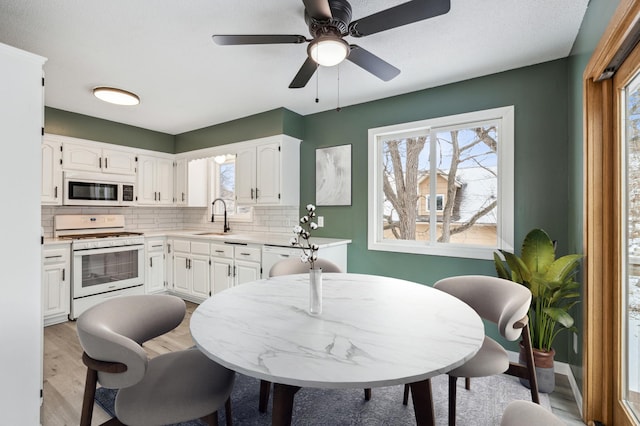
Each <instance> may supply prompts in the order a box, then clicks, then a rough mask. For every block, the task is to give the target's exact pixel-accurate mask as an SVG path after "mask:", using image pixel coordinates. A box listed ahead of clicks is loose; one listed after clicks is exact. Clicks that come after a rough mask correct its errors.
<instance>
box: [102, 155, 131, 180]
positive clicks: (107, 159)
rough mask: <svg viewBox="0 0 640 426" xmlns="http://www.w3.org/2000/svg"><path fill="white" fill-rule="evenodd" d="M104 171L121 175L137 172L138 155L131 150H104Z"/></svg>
mask: <svg viewBox="0 0 640 426" xmlns="http://www.w3.org/2000/svg"><path fill="white" fill-rule="evenodd" d="M102 161H103V163H104V164H103V165H102V171H103V172H104V173H117V174H121V175H135V174H136V156H135V155H134V154H133V153H131V152H126V151H118V150H115V149H103V150H102Z"/></svg>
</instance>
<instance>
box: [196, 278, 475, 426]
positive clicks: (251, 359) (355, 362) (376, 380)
mask: <svg viewBox="0 0 640 426" xmlns="http://www.w3.org/2000/svg"><path fill="white" fill-rule="evenodd" d="M322 292H323V297H322V313H321V314H320V315H311V314H310V313H309V312H308V304H309V275H308V274H300V275H285V276H280V277H273V278H269V279H264V280H259V281H253V282H250V283H246V284H241V285H239V286H236V287H232V288H230V289H228V290H225V291H222V292H220V293H218V294H215V295H214V296H212V297H210V298H209V299H207V300H206V301H205V302H203V303H202V304H201V305H200V306H199V307H198V308H197V309H196V310H195V311H194V313H193V315H192V317H191V324H190V328H191V334H192V336H193V339H194V341H195V342H196V345H197V347H198V348H199V349H200V350H201V351H202V352H204V353H205V354H206V355H207V356H209V357H210V358H211V359H213V360H215V361H216V362H218V363H220V364H222V365H224V366H226V367H227V368H229V369H232V370H234V371H237V372H239V373H242V374H245V375H248V376H252V377H256V378H259V379H262V380H263V381H265V382H264V383H266V382H272V383H274V393H273V410H272V424H274V425H288V424H290V423H291V413H292V408H293V403H294V395H295V393H296V392H297V391H298V390H299V389H300V388H303V387H316V388H375V387H381V386H391V385H398V384H405V383H409V384H410V386H411V391H412V392H411V394H412V398H413V403H414V410H415V415H416V423H417V424H418V425H430V424H434V418H433V405H432V400H431V383H430V381H429V379H430V378H431V377H433V376H436V375H438V374H442V373H446V372H447V371H449V370H451V369H453V368H456V367H458V366H460V365H462V364H463V363H464V362H465V361H467V360H468V359H470V358H471V357H473V355H475V353H476V352H477V351H478V350H479V348H480V346H481V345H482V341H483V339H484V326H483V323H482V321H481V319H480V317H479V316H478V314H476V312H475V311H474V310H473V309H471V307H469V306H468V305H466V304H465V303H463V302H462V301H460V300H459V299H456V298H454V297H453V296H451V295H448V294H446V293H444V292H441V291H439V290H436V289H434V288H432V287H430V286H427V285H423V284H417V283H413V282H410V281H404V280H400V279H395V278H389V277H382V276H375V275H364V274H351V273H347V274H342V273H340V274H336V273H326V274H324V275H323V289H322ZM267 395H268V394H267ZM400 398H401V397H400V396H399V401H400Z"/></svg>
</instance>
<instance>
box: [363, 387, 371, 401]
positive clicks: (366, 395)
mask: <svg viewBox="0 0 640 426" xmlns="http://www.w3.org/2000/svg"><path fill="white" fill-rule="evenodd" d="M364 400H365V401H370V400H371V388H366V389H365V390H364Z"/></svg>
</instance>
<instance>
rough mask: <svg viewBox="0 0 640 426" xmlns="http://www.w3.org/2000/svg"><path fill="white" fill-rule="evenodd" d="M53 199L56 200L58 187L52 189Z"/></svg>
mask: <svg viewBox="0 0 640 426" xmlns="http://www.w3.org/2000/svg"><path fill="white" fill-rule="evenodd" d="M53 198H58V187H57V186H56V187H55V188H53Z"/></svg>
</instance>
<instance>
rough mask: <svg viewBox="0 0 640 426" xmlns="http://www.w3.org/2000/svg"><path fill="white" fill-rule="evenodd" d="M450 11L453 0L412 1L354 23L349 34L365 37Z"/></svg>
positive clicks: (350, 26)
mask: <svg viewBox="0 0 640 426" xmlns="http://www.w3.org/2000/svg"><path fill="white" fill-rule="evenodd" d="M449 9H451V0H412V1H408V2H406V3H402V4H399V5H397V6H394V7H391V8H389V9H386V10H382V11H380V12H378V13H374V14H373V15H369V16H366V17H364V18H360V19H358V20H357V21H353V22H352V23H351V24H350V25H349V33H350V34H351V35H352V36H353V37H363V36H367V35H370V34H375V33H379V32H380V31H385V30H389V29H391V28H396V27H401V26H403V25H407V24H411V23H414V22H418V21H422V20H424V19H428V18H433V17H434V16H438V15H444V14H445V13H447V12H449Z"/></svg>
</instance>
